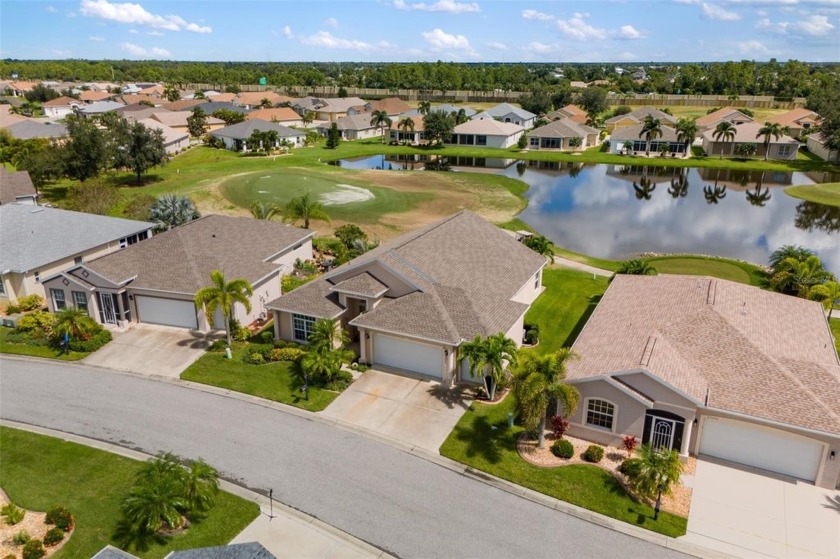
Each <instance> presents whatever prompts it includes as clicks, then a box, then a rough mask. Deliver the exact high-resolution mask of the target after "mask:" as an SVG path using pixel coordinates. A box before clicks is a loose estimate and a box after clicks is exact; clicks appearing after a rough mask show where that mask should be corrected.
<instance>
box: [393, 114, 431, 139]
mask: <svg viewBox="0 0 840 559" xmlns="http://www.w3.org/2000/svg"><path fill="white" fill-rule="evenodd" d="M403 118H410V119H411V122H413V123H414V128H413V129H412V128H406V129H403V128H400V121H401V120H402V119H403ZM423 132H424V128H423V116H422V115H415V116H400V117H398V118H393V119H391V127H390V129H389V130H388V139H389V141H391V142H397V143H400V144H410V145H419V144H424V143H427V142H428V140H427V139H426V135H425V134H424V133H423Z"/></svg>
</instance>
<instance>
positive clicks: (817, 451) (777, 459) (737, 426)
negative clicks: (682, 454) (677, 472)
mask: <svg viewBox="0 0 840 559" xmlns="http://www.w3.org/2000/svg"><path fill="white" fill-rule="evenodd" d="M822 451H823V445H822V443H819V442H817V441H814V440H812V439H807V438H805V437H800V436H798V435H794V434H792V433H786V432H784V431H779V430H778V429H770V428H765V427H759V426H756V425H752V424H750V423H745V422H743V421H732V420H728V419H719V418H713V417H706V418H704V420H703V435H702V438H701V439H700V454H706V455H708V456H714V457H717V458H723V459H724V460H731V461H732V462H738V463H740V464H746V465H747V466H753V467H755V468H761V469H763V470H769V471H771V472H777V473H780V474H784V475H788V476H792V477H795V478H799V479H805V480H808V481H814V480H815V479H816V477H817V470H818V469H819V466H820V460H821V459H822Z"/></svg>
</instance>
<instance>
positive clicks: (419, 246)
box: [267, 210, 546, 384]
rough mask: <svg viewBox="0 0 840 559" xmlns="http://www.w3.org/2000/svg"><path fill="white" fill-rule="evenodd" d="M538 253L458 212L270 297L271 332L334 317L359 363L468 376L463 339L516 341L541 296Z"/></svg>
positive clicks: (305, 332)
mask: <svg viewBox="0 0 840 559" xmlns="http://www.w3.org/2000/svg"><path fill="white" fill-rule="evenodd" d="M545 265H546V259H545V258H544V257H542V256H540V255H538V254H537V253H535V252H534V251H532V250H531V249H529V248H527V247H526V246H524V245H523V244H521V243H519V242H517V241H516V239H514V238H513V237H512V236H510V235H508V234H507V233H506V232H505V231H502V230H501V229H499V228H498V227H496V226H495V225H493V224H491V223H490V222H488V221H486V220H484V219H483V218H481V217H479V216H478V215H476V214H474V213H472V212H470V211H467V210H464V211H461V212H459V213H456V214H455V215H452V216H450V217H447V218H445V219H442V220H440V221H437V222H435V223H432V224H430V225H427V226H425V227H422V228H420V229H418V230H416V231H412V232H411V233H408V234H406V235H403V236H402V237H399V238H398V239H395V240H393V241H391V242H389V243H386V244H383V245H381V246H379V247H377V248H375V249H373V250H372V251H370V252H368V253H366V254H363V255H361V256H359V257H357V258H355V259H353V260H351V261H350V262H348V263H347V264H345V265H343V266H340V267H338V268H336V269H335V270H333V271H331V272H329V273H327V274H325V275H324V276H322V277H320V278H318V279H316V280H315V281H312V282H310V283H308V284H306V285H304V286H302V287H299V288H297V289H295V290H294V291H292V292H290V293H288V294H286V295H283V296H281V297H280V298H279V299H276V300H274V301H271V302H270V303H268V304H267V307H268V308H269V309H270V310H271V311H272V312H273V313H274V332H275V336H276V337H277V338H281V339H284V340H293V341H296V342H299V343H306V341H307V340H308V338H309V334H310V333H311V332H312V326H313V324H314V323H315V322H316V321H317V320H319V319H323V318H331V319H339V320H340V322H341V325H342V327H343V328H345V329H346V330H348V333H349V335H350V338H351V340H352V342H353V343H354V344H358V346H357V347H358V352H359V355H360V361H362V362H364V363H370V364H372V365H373V366H375V367H378V368H387V369H393V370H395V371H396V372H408V373H411V374H415V375H423V376H426V377H431V378H436V379H440V380H441V381H442V382H443V383H445V384H448V383H452V382H455V381H458V380H467V381H469V380H471V379H470V375H469V365H468V364H465V363H464V361H465V360H464V359H462V356H461V355H460V350H459V348H460V346H461V344H462V343H463V342H465V341H468V340H472V339H473V338H475V337H476V336H489V335H494V334H497V333H500V332H502V333H505V334H506V335H507V336H508V337H509V338H511V339H512V340H513V341H514V342H516V344H517V345H519V344H521V342H522V337H523V320H524V316H525V313H526V312H527V310H528V308H529V307H530V306H531V303H532V302H533V301H534V299H536V298H537V296H538V295H539V294H540V293H541V292H542V289H543V287H542V270H543V267H544V266H545Z"/></svg>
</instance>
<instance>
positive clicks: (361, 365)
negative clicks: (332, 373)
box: [356, 363, 368, 373]
mask: <svg viewBox="0 0 840 559" xmlns="http://www.w3.org/2000/svg"><path fill="white" fill-rule="evenodd" d="M356 370H357V371H359V372H360V373H365V372H367V370H368V366H367V365H365V364H364V363H359V366H358V368H357V369H356Z"/></svg>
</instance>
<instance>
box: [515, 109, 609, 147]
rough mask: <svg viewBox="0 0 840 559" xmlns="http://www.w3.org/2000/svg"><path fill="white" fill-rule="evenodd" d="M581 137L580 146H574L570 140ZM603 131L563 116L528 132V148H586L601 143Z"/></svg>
mask: <svg viewBox="0 0 840 559" xmlns="http://www.w3.org/2000/svg"><path fill="white" fill-rule="evenodd" d="M573 138H580V145H579V146H572V145H571V143H570V141H574V140H573ZM600 138H601V131H600V130H598V129H597V128H592V127H591V126H587V125H585V124H579V123H577V122H575V121H574V120H572V119H571V118H568V117H563V118H560V119H557V120H554V121H552V122H549V123H548V124H546V125H545V126H540V127H539V128H534V129H533V130H531V131H530V132H529V133H528V149H531V150H542V151H546V150H558V151H559V150H564V149H565V150H584V149H586V148H589V147H593V146H597V145H598V144H599V143H600Z"/></svg>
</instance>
